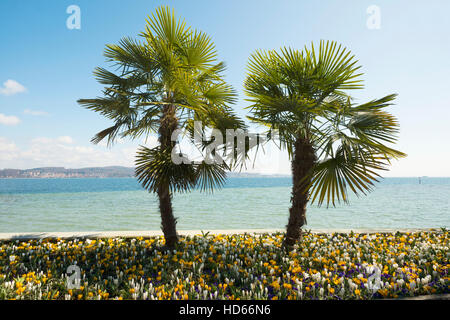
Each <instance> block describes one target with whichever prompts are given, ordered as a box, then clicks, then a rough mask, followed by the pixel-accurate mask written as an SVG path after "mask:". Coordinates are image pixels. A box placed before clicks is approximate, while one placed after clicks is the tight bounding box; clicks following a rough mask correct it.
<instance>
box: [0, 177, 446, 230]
mask: <svg viewBox="0 0 450 320" xmlns="http://www.w3.org/2000/svg"><path fill="white" fill-rule="evenodd" d="M290 186H291V179H290V178H287V177H286V178H230V179H229V180H228V182H227V185H226V186H225V188H223V189H222V190H218V191H216V192H215V193H214V194H204V193H200V192H197V191H195V192H192V193H189V194H177V195H175V197H174V203H173V205H174V212H175V216H176V217H178V219H179V220H178V229H180V230H182V229H185V230H186V229H203V230H206V229H246V228H249V229H250V228H252V229H253V228H255V229H256V228H284V226H285V225H286V223H287V217H288V208H289V201H290V191H291V188H290ZM350 199H351V202H350V205H344V204H342V205H338V206H336V207H335V208H333V207H331V208H328V209H327V208H326V206H324V207H320V208H318V207H316V206H310V207H309V209H308V212H307V219H308V225H307V228H309V229H319V228H320V229H323V228H327V229H334V228H346V229H349V228H354V229H356V228H367V229H379V228H440V227H446V228H449V227H450V178H422V183H421V184H419V181H418V179H417V178H386V179H384V180H382V181H381V182H380V183H378V184H377V186H376V188H375V190H374V191H373V192H372V193H370V194H369V195H368V196H361V197H359V198H357V197H356V196H352V197H351V198H350ZM159 228H160V218H159V211H158V202H157V199H156V198H155V196H154V195H152V194H149V193H147V192H146V191H145V190H143V189H142V188H141V187H140V186H139V185H138V184H137V182H136V181H135V179H133V178H108V179H93V178H89V179H0V232H40V231H93V230H95V231H107V230H159Z"/></svg>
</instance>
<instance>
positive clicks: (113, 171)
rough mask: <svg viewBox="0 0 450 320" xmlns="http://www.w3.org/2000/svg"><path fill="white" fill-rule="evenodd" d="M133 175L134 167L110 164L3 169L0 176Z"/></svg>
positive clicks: (82, 176)
mask: <svg viewBox="0 0 450 320" xmlns="http://www.w3.org/2000/svg"><path fill="white" fill-rule="evenodd" d="M125 177H134V168H128V167H120V166H110V167H92V168H81V169H66V168H63V167H43V168H33V169H26V170H19V169H3V170H0V178H125Z"/></svg>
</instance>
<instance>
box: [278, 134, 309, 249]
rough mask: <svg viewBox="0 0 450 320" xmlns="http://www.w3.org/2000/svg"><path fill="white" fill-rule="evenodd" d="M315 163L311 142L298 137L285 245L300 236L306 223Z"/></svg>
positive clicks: (294, 241)
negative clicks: (308, 188) (309, 190)
mask: <svg viewBox="0 0 450 320" xmlns="http://www.w3.org/2000/svg"><path fill="white" fill-rule="evenodd" d="M315 163H316V154H315V151H314V148H313V146H312V144H311V143H310V142H309V141H308V140H307V139H305V138H298V139H297V141H296V142H295V146H294V154H293V158H292V180H293V181H292V182H293V187H292V197H291V203H292V206H291V208H290V209H289V221H288V225H287V227H286V237H285V239H284V244H285V246H286V247H292V246H293V245H294V244H295V243H296V242H297V241H298V240H299V239H300V238H301V228H302V226H303V225H305V224H306V205H307V203H308V191H307V187H308V186H309V184H310V183H311V175H310V173H311V170H312V169H313V167H314V165H315Z"/></svg>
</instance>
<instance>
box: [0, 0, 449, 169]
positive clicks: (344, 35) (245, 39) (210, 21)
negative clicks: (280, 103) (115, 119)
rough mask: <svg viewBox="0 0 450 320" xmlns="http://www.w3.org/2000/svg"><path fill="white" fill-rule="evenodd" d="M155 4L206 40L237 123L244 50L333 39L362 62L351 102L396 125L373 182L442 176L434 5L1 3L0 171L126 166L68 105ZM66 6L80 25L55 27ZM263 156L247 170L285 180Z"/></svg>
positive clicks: (438, 33)
mask: <svg viewBox="0 0 450 320" xmlns="http://www.w3.org/2000/svg"><path fill="white" fill-rule="evenodd" d="M161 4H168V5H170V6H171V7H173V8H175V10H176V12H177V14H178V15H179V16H182V17H183V18H185V20H186V22H187V24H188V25H191V26H193V27H194V28H198V29H201V30H203V31H205V32H207V33H208V34H209V35H211V36H212V38H213V40H214V42H215V44H216V47H217V50H218V52H219V58H220V59H221V60H224V61H225V62H226V63H227V65H228V69H227V80H228V81H229V82H230V83H231V84H232V85H233V86H234V87H235V89H236V90H237V91H238V93H239V102H238V103H237V104H236V106H235V108H236V110H237V111H238V113H239V114H240V115H241V116H245V114H246V113H245V112H246V111H245V110H244V109H243V108H244V107H245V106H246V105H247V104H248V103H247V102H246V101H245V100H244V99H245V97H244V95H243V93H242V85H243V81H244V78H245V74H246V63H247V60H248V57H249V55H250V54H251V53H252V52H253V51H254V50H256V49H278V48H280V47H282V46H291V47H293V48H299V49H301V48H302V47H303V46H304V45H305V44H308V45H309V43H310V42H311V41H314V42H317V41H319V40H321V39H325V40H336V41H338V42H339V43H342V44H343V45H345V46H346V47H347V48H348V49H350V50H351V51H352V52H353V53H354V54H355V55H356V57H357V59H358V60H359V62H360V64H361V65H362V66H363V68H362V70H363V72H364V80H365V89H364V90H360V91H359V92H354V93H353V94H354V95H355V96H356V97H357V98H358V101H361V102H362V101H364V100H367V99H372V98H379V97H381V96H384V95H387V94H390V93H398V94H399V97H398V99H397V102H396V105H395V106H392V107H391V111H392V112H393V113H394V114H395V115H396V116H397V117H398V118H399V120H400V124H401V133H400V141H399V143H398V145H397V148H398V149H400V150H402V151H403V152H406V153H407V154H408V157H407V158H405V159H402V160H400V161H398V162H395V163H394V165H393V166H392V170H391V171H390V172H389V173H386V174H385V176H450V165H449V159H450V76H449V71H450V59H449V57H450V41H449V40H450V39H449V31H450V19H449V18H448V14H449V12H450V2H449V1H446V0H442V1H389V0H388V1H380V0H372V1H362V0H353V1H349V0H340V1H338V0H334V1H331V0H330V1H325V0H322V1H299V0H279V1H274V0H273V1H269V0H265V1H264V0H263V1H262V0H258V1H253V0H239V1H234V0H227V1H203V0H192V1H186V0H181V1H150V0H145V1H140V0H139V1H137V0H136V1H120V0H113V1H111V0H108V1H106V0H96V1H92V0H90V1H85V0H70V1H65V0H64V1H63V0H58V1H43V0H42V1H15V0H2V1H1V2H0V39H1V50H0V168H22V169H23V168H32V167H39V166H64V167H70V168H77V167H86V166H103V165H126V166H132V165H133V158H134V152H135V149H136V146H137V145H138V142H128V141H123V142H122V143H119V144H117V145H115V146H114V147H113V148H111V149H108V148H106V147H105V146H103V145H99V146H94V145H92V144H91V143H90V142H89V140H90V138H91V137H92V136H93V134H95V133H96V132H98V131H100V130H102V129H104V128H106V127H107V126H109V125H110V123H109V122H108V121H106V120H104V119H103V118H102V117H101V116H100V115H98V114H96V113H94V112H92V111H89V110H85V109H82V108H81V107H79V106H78V104H77V103H76V100H77V99H79V98H93V97H95V96H97V95H100V92H101V89H102V86H101V85H99V84H98V83H97V82H96V81H95V79H94V77H93V76H92V71H93V69H94V68H95V67H97V66H103V67H107V66H108V65H107V64H106V62H105V61H104V57H103V49H104V46H105V44H108V43H117V41H118V40H119V39H120V38H122V37H124V36H137V35H138V34H139V33H140V32H141V31H143V30H144V26H145V19H146V17H147V15H149V14H151V13H152V12H153V10H154V9H155V8H156V7H157V6H159V5H161ZM70 5H77V6H78V7H79V8H80V10H81V28H80V29H68V28H67V26H66V20H67V18H68V17H69V16H70V14H68V13H66V10H67V8H68V7H69V6H70ZM371 5H376V6H377V7H378V8H379V10H380V11H379V12H380V16H379V17H380V19H379V26H380V28H379V29H373V28H372V29H371V28H369V27H368V25H367V21H368V19H371V18H374V15H373V11H370V10H369V11H370V12H369V13H368V8H369V7H370V6H371ZM370 21H373V20H369V22H370ZM372 26H373V25H372ZM272 157H273V156H272ZM275 157H276V158H277V159H278V160H277V161H273V159H272V158H268V159H269V160H267V159H266V160H262V164H261V165H260V166H259V167H258V168H257V170H256V171H258V170H259V169H260V171H262V172H265V173H275V172H277V173H288V172H289V163H288V161H287V159H286V157H285V155H280V156H279V155H278V154H277V155H276V156H275ZM270 159H272V160H270ZM275 163H276V164H275Z"/></svg>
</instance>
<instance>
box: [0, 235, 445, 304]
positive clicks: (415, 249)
mask: <svg viewBox="0 0 450 320" xmlns="http://www.w3.org/2000/svg"><path fill="white" fill-rule="evenodd" d="M448 236H449V232H448V231H447V230H441V231H432V232H417V233H395V234H381V233H376V234H353V233H350V234H337V233H335V234H312V233H309V232H305V233H304V236H303V241H302V242H301V243H299V245H298V246H296V248H295V250H293V251H291V252H286V251H284V250H283V249H282V247H281V244H282V240H283V234H280V233H278V234H277V233H276V234H262V235H247V234H243V235H199V236H194V237H180V243H179V245H178V247H177V249H176V250H174V251H162V250H161V248H162V246H163V245H164V240H163V238H162V237H153V238H145V239H144V238H131V239H124V238H114V239H73V240H63V239H44V240H29V241H19V240H15V241H1V242H0V299H264V300H265V299H380V298H401V297H411V296H418V295H429V294H446V293H450V282H449V275H448V270H449V267H450V264H449V250H448V248H449V241H448V240H449V239H448ZM71 266H72V267H71ZM73 272H75V273H73ZM78 272H79V273H78ZM78 275H79V277H78ZM77 279H79V281H78V280H77Z"/></svg>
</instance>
